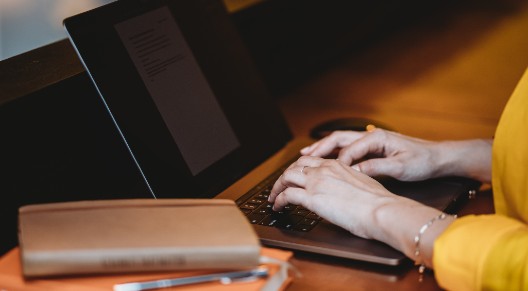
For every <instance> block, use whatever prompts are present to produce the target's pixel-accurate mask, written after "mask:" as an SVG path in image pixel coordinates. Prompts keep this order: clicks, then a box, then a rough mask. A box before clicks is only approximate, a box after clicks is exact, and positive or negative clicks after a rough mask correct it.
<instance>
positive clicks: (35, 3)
mask: <svg viewBox="0 0 528 291" xmlns="http://www.w3.org/2000/svg"><path fill="white" fill-rule="evenodd" d="M113 1H115V0H82V1H78V0H0V60H4V59H7V58H10V57H12V56H15V55H18V54H21V53H23V52H26V51H29V50H32V49H34V48H37V47H40V46H43V45H46V44H49V43H51V42H55V41H57V40H60V39H63V38H65V37H66V32H65V30H64V29H63V27H62V20H63V19H64V18H66V17H68V16H71V15H73V14H77V13H80V12H83V11H87V10H90V9H93V8H95V7H98V6H101V5H103V4H106V3H110V2H113Z"/></svg>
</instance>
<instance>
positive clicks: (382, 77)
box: [280, 1, 528, 290]
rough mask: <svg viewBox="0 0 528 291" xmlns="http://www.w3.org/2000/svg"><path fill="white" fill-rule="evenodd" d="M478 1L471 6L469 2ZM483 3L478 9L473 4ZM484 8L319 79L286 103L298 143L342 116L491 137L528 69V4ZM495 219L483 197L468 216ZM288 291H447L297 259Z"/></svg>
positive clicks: (419, 131)
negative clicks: (298, 276) (297, 274)
mask: <svg viewBox="0 0 528 291" xmlns="http://www.w3.org/2000/svg"><path fill="white" fill-rule="evenodd" d="M470 2H471V1H470ZM473 2H475V1H473ZM506 2H508V3H504V2H501V1H485V4H484V3H481V2H478V1H477V2H475V3H473V5H467V7H460V8H459V9H456V10H454V11H450V12H448V13H443V14H442V15H439V16H438V17H433V18H431V19H429V20H428V21H427V23H424V24H423V25H421V26H420V27H415V28H412V29H409V30H406V31H404V32H402V33H401V34H399V35H394V36H393V37H391V38H389V39H386V40H384V41H382V42H380V43H378V44H377V45H375V46H374V47H371V48H369V50H368V51H365V52H360V53H356V54H353V55H351V56H350V57H349V58H348V59H346V60H345V61H343V62H342V63H340V64H337V65H336V66H334V67H332V68H329V69H328V70H327V71H325V72H324V73H322V74H320V75H318V76H315V77H314V78H313V80H311V81H310V82H307V84H306V85H304V86H302V87H300V88H298V89H296V90H295V91H293V92H291V93H290V94H288V96H285V97H284V98H282V99H281V100H280V102H281V106H282V109H283V112H284V114H285V116H286V118H287V119H288V122H289V124H290V126H291V128H292V130H293V132H294V134H295V135H296V136H306V135H307V134H308V131H309V129H310V128H311V127H313V126H314V125H316V124H318V123H319V122H322V121H325V120H327V119H332V118H336V117H348V116H353V117H366V118H370V119H375V120H379V121H381V122H383V123H385V124H388V125H390V126H392V127H393V128H394V129H396V130H397V131H399V132H402V133H404V134H408V135H413V136H417V137H421V138H427V139H435V140H438V139H464V138H490V137H492V136H493V134H494V130H495V127H496V125H497V122H498V120H499V117H500V114H501V111H502V108H503V106H504V105H505V103H506V101H507V99H508V97H509V96H510V94H511V92H512V91H513V89H514V87H515V85H516V83H517V81H518V80H519V78H520V77H521V74H522V73H523V72H524V70H525V69H526V68H527V65H528V53H527V52H528V3H521V2H522V1H518V2H519V3H515V2H513V1H506ZM492 211H493V207H492V196H491V192H490V191H489V190H488V191H483V192H482V193H480V194H479V195H478V196H477V198H476V199H474V200H471V201H470V202H469V203H468V204H467V205H466V206H465V207H464V209H463V210H462V213H461V214H462V215H463V214H467V213H490V212H492ZM293 263H294V264H295V265H296V266H297V267H298V268H299V269H300V270H301V272H302V273H303V274H304V276H303V278H302V279H298V280H296V281H294V282H293V284H292V285H291V286H290V287H289V288H288V290H309V289H312V290H343V289H346V290H389V289H390V290H418V289H419V290H438V289H440V288H439V286H438V285H437V283H436V281H435V280H434V276H433V274H432V273H428V274H426V276H425V277H424V280H423V281H422V282H419V281H418V274H417V270H416V268H414V267H412V266H406V267H404V268H398V269H392V270H391V269H385V268H382V267H379V266H378V267H376V266H371V265H364V264H361V263H357V262H351V261H347V260H336V259H331V258H326V257H317V256H313V255H306V254H296V256H295V258H294V260H293Z"/></svg>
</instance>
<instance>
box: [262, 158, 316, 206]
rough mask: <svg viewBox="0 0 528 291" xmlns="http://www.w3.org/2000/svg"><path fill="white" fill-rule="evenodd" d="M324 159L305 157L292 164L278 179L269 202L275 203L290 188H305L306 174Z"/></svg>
mask: <svg viewBox="0 0 528 291" xmlns="http://www.w3.org/2000/svg"><path fill="white" fill-rule="evenodd" d="M323 161H324V159H321V158H318V157H309V156H303V157H300V158H299V159H298V160H297V161H296V162H294V163H293V164H291V165H290V166H289V167H288V168H287V169H286V170H285V171H284V173H282V175H281V176H280V177H279V179H277V181H276V182H275V184H274V185H273V188H272V189H271V192H270V195H269V196H268V201H269V202H273V201H275V197H276V196H277V195H278V194H279V193H280V192H282V191H284V189H286V188H288V187H304V186H305V185H306V174H307V171H308V170H309V169H308V168H312V167H318V166H320V165H321V163H322V162H323Z"/></svg>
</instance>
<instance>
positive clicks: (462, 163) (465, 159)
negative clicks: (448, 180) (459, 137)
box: [433, 139, 492, 182]
mask: <svg viewBox="0 0 528 291" xmlns="http://www.w3.org/2000/svg"><path fill="white" fill-rule="evenodd" d="M491 148H492V141H491V140H484V139H473V140H464V141H443V142H439V143H436V144H435V145H434V146H433V152H434V154H433V156H434V160H435V163H436V165H435V167H434V168H435V171H434V174H433V176H434V177H442V176H460V177H467V178H473V179H477V180H480V181H483V182H489V181H490V180H491Z"/></svg>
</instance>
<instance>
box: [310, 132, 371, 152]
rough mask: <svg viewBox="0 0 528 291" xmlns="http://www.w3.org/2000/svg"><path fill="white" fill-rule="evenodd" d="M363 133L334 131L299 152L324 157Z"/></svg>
mask: <svg viewBox="0 0 528 291" xmlns="http://www.w3.org/2000/svg"><path fill="white" fill-rule="evenodd" d="M363 135H364V133H362V132H355V131H334V132H333V133H331V134H330V135H329V136H327V137H325V138H323V139H321V140H319V141H318V142H316V143H314V144H312V145H311V146H309V147H306V148H303V149H302V150H301V154H303V155H307V156H314V157H324V156H327V155H329V154H331V153H332V152H333V151H334V150H335V149H336V148H342V147H344V146H346V145H349V144H350V143H351V142H353V141H355V140H356V139H358V138H361V137H362V136H363Z"/></svg>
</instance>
